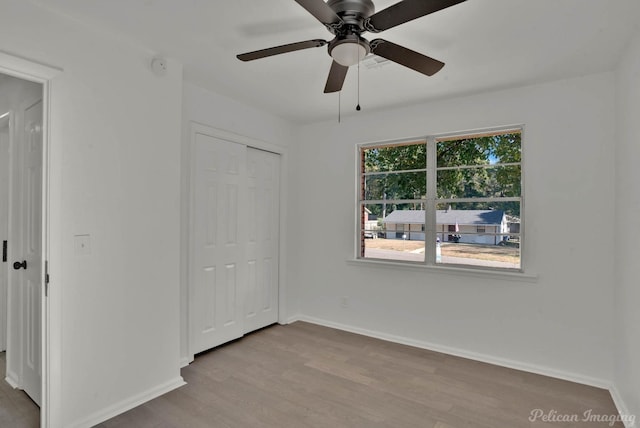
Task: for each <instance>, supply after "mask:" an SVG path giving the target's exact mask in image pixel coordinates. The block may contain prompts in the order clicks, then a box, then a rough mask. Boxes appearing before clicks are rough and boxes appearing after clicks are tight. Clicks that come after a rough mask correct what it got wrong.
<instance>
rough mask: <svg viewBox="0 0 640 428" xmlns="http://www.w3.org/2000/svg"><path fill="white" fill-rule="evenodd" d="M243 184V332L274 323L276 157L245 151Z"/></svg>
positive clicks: (277, 204)
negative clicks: (244, 222) (244, 280)
mask: <svg viewBox="0 0 640 428" xmlns="http://www.w3.org/2000/svg"><path fill="white" fill-rule="evenodd" d="M247 185H248V195H247V196H248V207H247V215H248V218H247V225H246V229H247V231H248V236H247V243H246V266H247V292H246V296H247V297H246V299H245V305H244V308H245V312H244V313H245V319H244V332H245V333H248V332H250V331H254V330H257V329H259V328H262V327H266V326H268V325H271V324H273V323H275V322H277V321H278V278H279V272H278V265H279V257H278V254H279V251H280V248H279V239H278V238H279V236H280V156H279V155H277V154H275V153H270V152H265V151H263V150H257V149H253V148H249V149H248V152H247Z"/></svg>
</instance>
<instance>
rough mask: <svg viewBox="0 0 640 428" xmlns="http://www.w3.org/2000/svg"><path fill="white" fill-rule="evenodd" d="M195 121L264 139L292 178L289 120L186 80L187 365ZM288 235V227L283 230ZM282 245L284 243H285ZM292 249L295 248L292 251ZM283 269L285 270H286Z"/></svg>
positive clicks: (289, 303)
mask: <svg viewBox="0 0 640 428" xmlns="http://www.w3.org/2000/svg"><path fill="white" fill-rule="evenodd" d="M192 122H196V123H200V124H203V125H207V126H210V127H212V128H217V129H219V130H222V131H226V132H230V133H233V134H237V135H239V136H242V137H247V138H250V139H253V140H259V141H261V142H265V143H267V144H268V145H273V146H276V147H279V148H280V149H281V151H283V152H284V153H283V155H282V162H281V168H282V174H283V180H282V183H286V182H287V180H288V177H289V173H288V165H289V150H288V146H289V145H290V143H291V141H292V126H291V124H290V123H289V122H287V121H285V120H283V119H281V118H279V117H277V116H275V115H273V114H271V113H269V112H265V111H262V110H259V109H256V108H253V107H249V106H246V105H244V104H241V103H239V102H237V101H235V100H233V99H230V98H227V97H225V96H222V95H219V94H216V93H213V92H210V91H207V90H205V89H202V88H200V87H198V86H195V85H192V84H189V83H185V85H184V95H183V138H182V140H183V144H182V241H181V248H182V257H181V283H182V288H181V289H182V293H181V307H182V311H181V314H182V318H181V331H182V335H181V337H182V340H181V346H180V349H181V351H180V355H181V361H182V364H186V363H187V362H188V361H189V360H190V357H191V355H190V354H189V349H188V341H187V338H188V316H189V315H188V310H187V292H188V280H189V278H188V245H189V240H188V238H189V223H188V219H189V198H188V196H189V164H190V152H189V146H190V126H191V123H192ZM280 197H281V199H282V201H283V202H284V204H285V206H286V203H287V193H286V189H285V191H284V192H281V194H280ZM281 216H282V222H281V224H282V223H284V224H286V216H287V210H281ZM283 232H284V236H286V235H287V232H286V229H285V230H283ZM282 245H285V243H284V242H283V243H282ZM292 251H293V250H292ZM286 259H287V257H284V258H283V260H281V266H286ZM283 271H284V269H283ZM286 279H287V278H286V275H285V274H284V273H283V272H281V273H280V280H281V281H282V282H283V284H284V288H285V289H286V296H285V307H286V312H287V314H296V313H298V310H299V309H298V299H297V294H296V290H295V288H288V287H286ZM286 317H287V318H288V317H289V315H286Z"/></svg>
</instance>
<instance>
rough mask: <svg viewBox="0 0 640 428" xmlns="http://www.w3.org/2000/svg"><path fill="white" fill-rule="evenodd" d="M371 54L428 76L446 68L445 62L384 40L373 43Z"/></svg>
mask: <svg viewBox="0 0 640 428" xmlns="http://www.w3.org/2000/svg"><path fill="white" fill-rule="evenodd" d="M371 52H372V53H374V54H376V55H379V56H381V57H383V58H386V59H388V60H390V61H393V62H397V63H398V64H400V65H404V66H405V67H409V68H410V69H412V70H415V71H417V72H418V73H422V74H426V75H427V76H433V75H434V74H436V73H437V72H438V71H440V69H441V68H442V67H444V62H440V61H438V60H437V59H433V58H430V57H428V56H426V55H422V54H421V53H418V52H415V51H412V50H411V49H407V48H405V47H402V46H400V45H396V44H395V43H391V42H388V41H386V40H382V39H375V40H372V41H371Z"/></svg>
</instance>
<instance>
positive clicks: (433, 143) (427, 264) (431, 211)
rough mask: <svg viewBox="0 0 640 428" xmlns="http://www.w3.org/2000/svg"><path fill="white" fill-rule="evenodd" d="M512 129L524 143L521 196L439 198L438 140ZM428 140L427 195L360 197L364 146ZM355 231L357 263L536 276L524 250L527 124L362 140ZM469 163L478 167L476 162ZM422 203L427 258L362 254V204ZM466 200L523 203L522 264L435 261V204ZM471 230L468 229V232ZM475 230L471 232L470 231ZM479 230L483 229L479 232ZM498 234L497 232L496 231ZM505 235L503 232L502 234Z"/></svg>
mask: <svg viewBox="0 0 640 428" xmlns="http://www.w3.org/2000/svg"><path fill="white" fill-rule="evenodd" d="M510 132H513V133H516V132H517V133H520V137H521V140H520V141H521V146H520V156H521V158H520V162H519V163H518V165H520V168H521V169H520V185H521V189H520V196H519V197H499V198H495V197H487V198H455V199H437V171H438V170H439V169H441V168H438V167H437V144H438V142H441V141H446V140H456V139H462V138H474V137H476V138H477V137H484V136H490V135H496V134H508V133H510ZM420 143H424V144H426V155H427V162H426V166H427V167H426V175H427V179H426V182H427V184H426V186H427V189H426V190H427V192H426V193H427V195H426V198H425V199H419V200H417V199H416V200H390V199H389V200H385V201H379V200H363V199H362V198H361V190H362V187H361V185H362V178H363V174H364V173H363V171H362V169H361V168H362V163H361V153H362V150H366V149H368V148H374V147H385V146H387V147H388V146H401V145H413V144H420ZM355 149H356V168H355V171H356V174H355V175H356V195H355V200H356V209H355V213H356V228H355V230H356V234H355V251H354V253H355V254H354V255H355V257H354V260H353V262H356V263H367V264H371V265H375V266H380V265H383V266H396V267H401V266H407V267H411V268H416V267H419V268H427V269H437V270H452V271H458V272H472V273H476V272H479V273H482V272H487V273H490V274H498V275H500V276H512V277H516V276H518V277H521V278H523V279H525V280H528V279H536V278H537V275H531V274H525V257H524V256H525V252H524V247H525V246H524V243H525V238H524V229H525V227H524V224H525V220H524V217H525V215H524V213H525V210H524V201H525V195H524V191H525V184H524V183H525V159H526V156H525V126H524V125H523V124H519V125H508V126H499V127H492V128H484V129H475V130H470V131H460V132H451V133H442V134H434V135H427V136H420V137H413V138H403V139H398V140H387V141H377V142H368V143H361V144H357V145H356V148H355ZM509 165H511V164H498V166H509ZM492 166H493V165H488V166H487V167H492ZM470 167H478V166H477V165H474V166H470ZM444 169H459V168H458V167H446V168H444ZM385 202H386V203H404V202H407V203H416V202H418V203H423V204H424V207H425V231H424V233H425V253H424V254H425V257H424V261H420V262H416V261H408V260H395V259H394V260H389V259H376V258H370V257H367V258H365V257H364V256H362V255H361V254H362V239H361V237H362V236H363V235H362V233H363V229H362V227H361V210H362V207H363V206H366V205H375V204H379V203H385ZM464 202H519V203H520V232H519V233H518V235H519V237H520V248H519V249H520V268H500V267H490V266H474V265H467V264H449V263H447V264H442V263H437V264H436V239H437V237H438V233H439V231H438V230H437V225H436V223H437V222H436V208H437V205H440V204H447V203H464ZM465 234H469V233H465ZM471 234H472V233H471ZM478 234H480V233H478ZM487 234H492V233H483V235H487ZM494 234H496V233H494ZM501 235H502V234H501ZM427 242H433V245H426V243H427Z"/></svg>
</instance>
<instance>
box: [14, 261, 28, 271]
mask: <svg viewBox="0 0 640 428" xmlns="http://www.w3.org/2000/svg"><path fill="white" fill-rule="evenodd" d="M13 268H14V269H15V270H20V268H22V269H24V270H27V261H26V260H23V261H22V262H15V263H14V264H13Z"/></svg>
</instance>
